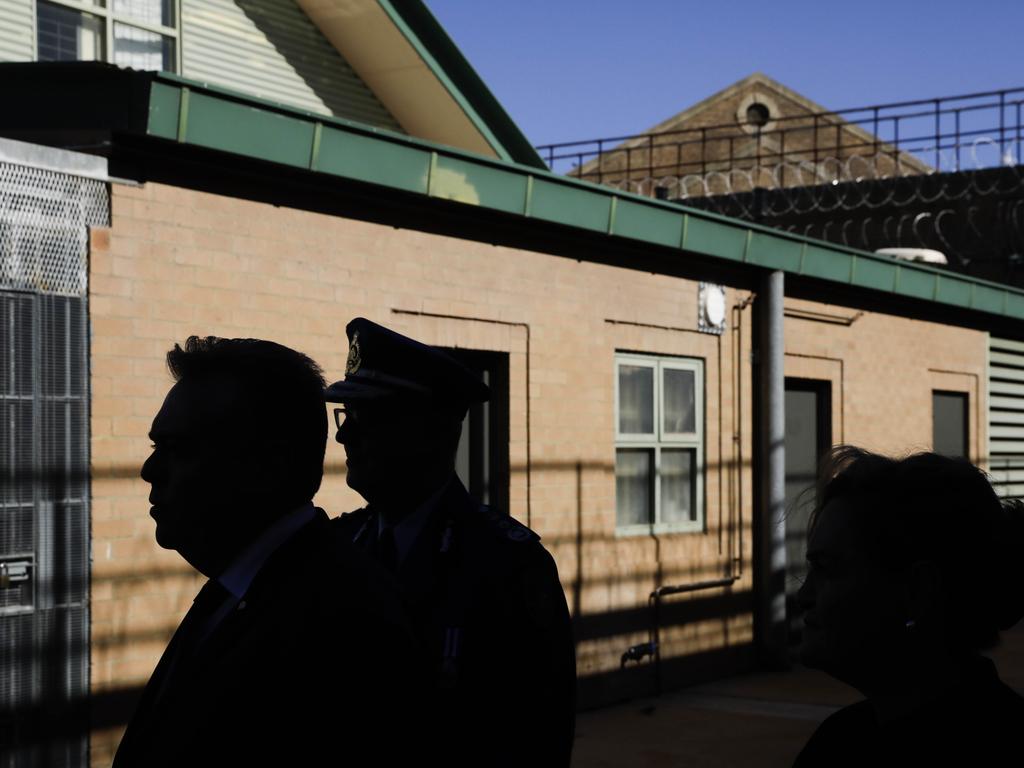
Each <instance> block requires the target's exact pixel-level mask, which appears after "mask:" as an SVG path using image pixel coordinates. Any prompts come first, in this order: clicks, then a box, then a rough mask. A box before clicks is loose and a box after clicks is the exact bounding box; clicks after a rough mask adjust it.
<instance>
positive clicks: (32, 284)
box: [0, 163, 110, 296]
mask: <svg viewBox="0 0 1024 768" xmlns="http://www.w3.org/2000/svg"><path fill="white" fill-rule="evenodd" d="M109 219H110V205H109V202H108V197H107V185H106V184H105V183H104V182H102V181H97V180H95V179H83V178H80V177H77V176H71V175H70V174H66V173H57V172H56V171H50V170H44V169H40V168H30V167H28V166H24V165H15V164H13V163H0V288H12V289H15V290H26V291H38V292H40V293H47V294H58V295H61V296H84V295H85V289H86V259H85V254H86V251H87V238H88V229H87V227H90V226H108V225H109Z"/></svg>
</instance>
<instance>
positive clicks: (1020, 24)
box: [426, 0, 1024, 144]
mask: <svg viewBox="0 0 1024 768" xmlns="http://www.w3.org/2000/svg"><path fill="white" fill-rule="evenodd" d="M426 2H427V5H428V7H429V8H430V9H431V11H432V12H433V13H434V14H435V15H436V16H437V18H438V19H439V20H440V21H441V24H442V25H444V27H445V28H446V29H447V30H448V33H449V34H450V35H451V36H452V38H453V39H454V40H455V42H456V44H457V45H458V46H459V47H460V48H461V50H462V52H463V53H464V54H465V55H466V57H467V58H468V59H469V61H470V62H471V63H472V64H473V66H474V67H475V68H476V70H477V72H478V73H479V74H480V76H481V77H483V79H484V81H485V82H486V83H487V84H488V86H490V88H491V90H492V91H493V92H494V94H495V95H496V96H497V97H498V99H499V100H500V101H501V102H502V104H504V106H505V108H506V109H507V110H508V111H509V113H510V114H511V115H512V118H513V119H514V120H515V121H516V122H517V123H518V124H519V126H520V128H522V129H523V131H524V132H525V133H526V136H527V137H528V138H529V139H530V141H531V142H533V143H534V144H544V143H549V142H557V141H570V140H575V139H589V138H596V137H602V136H613V135H620V134H627V133H637V132H640V131H643V130H644V129H646V128H648V127H650V126H651V125H654V124H655V123H657V122H659V121H661V120H663V119H664V118H666V117H669V116H671V115H673V114H675V113H676V112H679V111H680V110H682V109H684V108H685V107H687V106H689V105H691V104H693V103H695V102H697V101H700V100H701V99H702V98H705V97H706V96H709V95H710V94H712V93H714V92H715V91H717V90H719V89H721V88H724V87H725V86H727V85H729V84H730V83H733V82H734V81H736V80H739V79H740V78H742V77H746V76H747V75H749V74H750V73H751V72H754V71H758V70H760V71H762V72H764V73H765V74H767V75H769V76H771V77H774V78H775V79H776V80H779V81H780V82H782V83H784V84H785V85H788V86H789V87H790V88H793V89H794V90H796V91H798V92H799V93H802V94H804V95H805V96H807V97H809V98H811V99H813V100H814V101H817V102H819V103H820V104H822V105H824V106H825V107H827V108H829V109H842V108H846V107H860V106H865V105H869V104H875V103H883V102H892V101H904V100H910V99H919V98H931V97H936V96H947V95H956V94H960V93H970V92H974V91H987V90H996V89H1000V88H1012V87H1019V86H1024V43H1022V41H1024V0H973V2H972V3H966V2H962V1H960V0H957V1H956V2H953V1H952V0H932V1H931V2H924V1H923V0H888V2H881V1H879V0H859V1H858V0H854V2H843V3H840V2H835V1H834V0H832V1H830V0H817V1H816V2H810V1H809V0H775V1H774V2H772V1H771V0H759V1H758V2H754V1H753V0H675V2H672V1H671V0H632V2H615V3H612V2H608V1H607V0H589V1H585V0H515V1H514V2H512V1H511V0H426Z"/></svg>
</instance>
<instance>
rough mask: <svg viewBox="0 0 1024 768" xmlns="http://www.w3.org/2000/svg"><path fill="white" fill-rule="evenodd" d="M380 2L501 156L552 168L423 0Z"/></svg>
mask: <svg viewBox="0 0 1024 768" xmlns="http://www.w3.org/2000/svg"><path fill="white" fill-rule="evenodd" d="M377 3H378V4H379V5H380V7H381V10H383V11H384V13H385V14H387V16H388V18H390V19H391V21H392V23H394V25H395V26H396V27H397V28H398V30H399V31H400V32H401V33H402V34H403V35H404V36H405V39H406V40H408V41H409V44H410V45H411V46H412V47H413V49H414V50H415V51H416V52H417V53H418V54H419V56H420V58H421V59H423V63H424V64H426V65H427V67H428V68H429V69H430V71H431V72H433V74H434V77H436V78H437V79H438V80H439V81H440V82H441V84H442V85H443V86H444V87H445V89H447V91H448V93H449V94H451V96H452V98H453V99H454V100H455V102H456V103H457V104H458V105H459V106H460V107H461V108H462V111H463V112H465V114H466V117H468V118H469V120H470V122H472V123H473V125H474V126H476V129H477V130H478V131H480V133H481V134H482V135H483V136H484V138H486V139H487V142H488V143H489V144H490V145H491V147H492V148H493V149H494V151H495V153H496V154H497V155H498V157H500V158H501V159H502V160H508V161H511V162H517V163H522V164H524V165H529V166H534V167H536V168H547V165H545V163H544V161H543V160H541V157H540V155H538V154H537V150H536V149H534V147H533V145H532V144H530V142H529V140H528V139H527V138H526V136H524V135H523V132H522V131H520V130H519V126H517V125H516V124H515V122H514V121H513V120H512V118H511V117H510V116H509V114H508V112H506V111H505V108H504V107H502V106H501V103H500V102H499V101H498V100H497V99H496V98H495V97H494V94H493V93H491V91H490V89H489V88H488V87H487V86H486V85H485V84H484V81H483V80H482V79H481V78H480V75H478V74H477V73H476V70H474V69H473V67H472V65H470V63H469V62H468V61H467V60H466V57H465V56H463V55H462V51H460V50H459V49H458V46H456V45H455V43H454V41H453V40H452V39H451V38H450V37H449V36H448V33H447V32H445V30H444V27H442V26H441V24H440V23H439V22H438V21H437V19H436V18H435V17H434V15H433V14H432V13H431V12H430V10H429V9H428V8H427V6H426V5H424V4H423V2H421V0H377Z"/></svg>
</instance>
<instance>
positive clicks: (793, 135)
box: [537, 88, 1024, 199]
mask: <svg viewBox="0 0 1024 768" xmlns="http://www.w3.org/2000/svg"><path fill="white" fill-rule="evenodd" d="M1022 104H1024V88H1010V89H1004V90H999V91H985V92H981V93H972V94H964V95H959V96H947V97H942V98H933V99H919V100H915V101H902V102H895V103H891V104H876V105H872V106H868V107H856V108H851V109H841V110H837V111H833V112H816V113H811V114H796V115H772V114H771V113H770V112H769V110H768V109H767V107H765V105H763V104H760V105H758V104H757V103H756V102H755V103H754V104H752V105H751V106H750V107H748V109H747V113H746V117H747V120H745V121H740V120H739V119H737V120H736V121H733V122H731V123H720V124H713V125H694V126H692V127H686V128H677V129H673V130H667V131H659V132H651V133H643V134H635V135H629V136H613V137H607V138H599V139H588V140H586V141H572V142H561V143H557V144H546V145H543V146H540V147H538V148H537V150H538V152H539V153H540V155H541V157H542V158H544V160H545V161H546V162H547V164H548V166H549V167H550V168H551V169H552V170H553V171H555V172H557V173H564V174H566V175H569V176H573V177H576V178H580V179H585V180H588V181H593V182H596V183H598V184H605V185H610V186H615V187H619V188H622V189H626V190H628V191H631V192H638V193H640V194H646V195H649V196H651V197H660V198H676V199H685V198H687V197H705V196H708V195H713V194H728V193H731V192H745V191H749V190H751V189H754V188H756V187H765V188H779V187H791V186H808V185H813V184H822V183H828V182H840V181H856V180H860V179H864V178H888V177H893V176H906V175H917V174H922V173H931V172H935V171H959V170H966V169H977V168H989V167H996V166H1000V165H1020V164H1022V158H1024V120H1022V114H1021V113H1022Z"/></svg>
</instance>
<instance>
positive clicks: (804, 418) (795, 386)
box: [786, 378, 832, 646]
mask: <svg viewBox="0 0 1024 768" xmlns="http://www.w3.org/2000/svg"><path fill="white" fill-rule="evenodd" d="M831 444H832V383H831V382H829V381H821V380H818V379H791V378H787V379H786V617H787V621H788V623H789V642H790V646H795V645H796V644H798V643H799V642H800V635H801V629H802V627H803V624H802V623H801V620H802V613H801V611H800V608H799V606H798V605H797V602H796V593H797V590H799V589H800V586H801V585H802V584H803V581H804V577H805V576H806V574H807V562H806V559H805V554H806V539H807V521H808V518H809V517H810V513H811V509H812V507H813V504H814V491H813V488H814V480H815V477H816V476H817V471H818V462H819V461H820V459H821V457H822V456H823V455H824V453H825V451H827V450H828V448H829V447H830V446H831Z"/></svg>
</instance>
